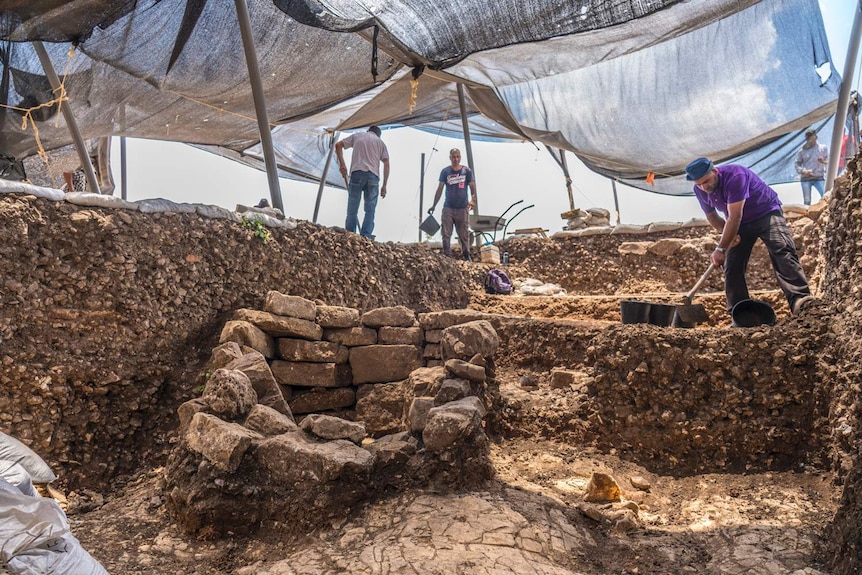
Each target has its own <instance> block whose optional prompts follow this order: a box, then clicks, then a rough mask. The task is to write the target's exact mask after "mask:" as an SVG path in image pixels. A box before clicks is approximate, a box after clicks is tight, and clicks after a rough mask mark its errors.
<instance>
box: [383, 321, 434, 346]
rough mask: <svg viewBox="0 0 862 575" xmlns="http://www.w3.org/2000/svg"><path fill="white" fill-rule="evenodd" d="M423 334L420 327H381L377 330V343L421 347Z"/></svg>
mask: <svg viewBox="0 0 862 575" xmlns="http://www.w3.org/2000/svg"><path fill="white" fill-rule="evenodd" d="M422 334H423V332H422V328H421V327H393V326H386V325H385V326H381V327H380V329H378V330H377V343H379V344H382V345H395V344H405V345H422V341H423V335H422Z"/></svg>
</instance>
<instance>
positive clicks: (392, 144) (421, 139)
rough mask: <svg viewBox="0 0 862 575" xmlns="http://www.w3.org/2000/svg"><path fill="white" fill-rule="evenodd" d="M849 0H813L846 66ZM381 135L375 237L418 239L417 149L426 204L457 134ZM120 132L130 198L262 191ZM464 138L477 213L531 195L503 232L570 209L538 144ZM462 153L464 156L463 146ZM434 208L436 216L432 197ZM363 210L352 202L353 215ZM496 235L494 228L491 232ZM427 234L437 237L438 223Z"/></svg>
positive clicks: (652, 210) (298, 214) (785, 191)
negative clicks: (381, 190) (382, 169)
mask: <svg viewBox="0 0 862 575" xmlns="http://www.w3.org/2000/svg"><path fill="white" fill-rule="evenodd" d="M857 1H858V0H820V8H821V11H822V13H823V19H824V23H825V26H826V33H827V36H828V38H829V45H830V50H831V52H832V58H833V60H834V61H835V67H836V68H837V69H838V71H839V72H843V69H844V61H845V56H846V51H847V43H848V41H849V37H850V28H851V25H852V23H853V16H854V8H855V6H856V5H857ZM857 70H858V67H857ZM857 73H858V72H857ZM858 84H859V78H854V79H853V86H854V87H855V86H858ZM114 140H115V143H114V149H113V150H112V165H113V170H114V179H115V182H116V184H117V186H118V188H119V185H120V171H119V170H120V168H119V166H120V153H119V138H115V139H114ZM383 140H384V141H385V142H386V145H387V147H388V148H389V153H390V157H391V159H390V162H391V166H392V172H391V175H390V181H389V186H388V191H389V194H388V195H387V197H386V198H385V199H382V200H380V202H378V205H377V217H376V228H375V234H376V236H377V240H378V241H396V242H415V241H417V239H419V232H418V225H419V222H420V213H419V196H420V166H421V157H422V154H423V153H424V154H425V164H426V166H427V169H426V173H425V178H424V206H425V207H426V208H427V207H428V206H430V202H431V200H432V199H433V194H434V191H435V190H436V188H437V178H438V175H439V173H440V170H441V169H442V168H444V167H445V166H446V165H448V163H449V160H448V151H449V149H450V148H452V147H458V148H461V149H462V151H463V150H464V145H463V141H462V140H454V139H450V138H442V137H437V136H434V135H432V134H427V133H424V132H420V131H418V130H413V129H410V128H403V129H397V130H387V131H385V132H384V133H383ZM126 142H127V144H126V145H127V169H128V172H127V177H128V199H129V200H140V199H144V198H158V197H161V198H168V199H171V200H173V201H177V202H192V203H196V202H199V203H206V204H214V205H219V206H223V207H226V208H229V209H233V208H235V207H236V205H237V204H245V205H254V204H256V203H257V202H258V200H260V199H261V198H264V197H265V198H269V188H268V185H267V178H266V174H265V173H264V172H260V171H258V170H254V169H252V168H248V167H245V166H242V165H240V164H238V163H236V162H233V161H231V160H226V159H223V158H220V157H217V156H215V155H213V154H210V153H208V152H203V151H200V150H197V149H195V148H192V147H190V146H186V145H183V144H176V143H171V142H155V141H148V140H134V139H127V140H126ZM821 143H823V142H821ZM826 143H828V142H826ZM472 147H473V163H474V164H475V165H474V166H473V167H474V169H475V171H476V182H477V189H478V195H479V208H480V213H482V214H488V215H500V214H502V213H503V212H504V211H505V210H506V209H507V208H508V207H509V206H510V205H511V204H513V203H515V202H517V201H519V200H523V202H522V203H521V204H518V205H517V206H515V207H513V208H512V209H511V210H510V211H509V212H508V214H507V218H509V217H512V216H514V215H515V214H516V213H517V212H518V210H519V209H521V208H524V207H527V206H529V205H533V206H534V207H532V208H529V209H526V210H524V211H523V212H522V213H521V214H520V215H518V216H517V217H516V218H515V219H513V220H512V221H511V226H510V227H509V229H508V231H509V232H510V233H511V232H512V231H514V230H515V229H517V228H527V227H542V228H544V229H547V230H550V232H551V233H552V232H556V231H559V230H561V229H562V227H563V226H564V225H565V223H566V222H565V221H564V220H562V219H561V218H560V214H561V213H562V212H565V211H566V210H568V209H569V200H568V195H567V193H566V187H565V181H564V178H563V174H562V171H561V170H560V168H559V167H558V166H557V164H556V163H555V162H554V160H553V159H552V158H551V157H550V155H549V154H548V152H547V151H546V150H545V149H544V147H543V146H542V147H541V148H537V147H536V146H534V145H533V144H531V143H487V142H473V145H472ZM462 156H463V161H464V162H465V163H466V161H467V157H466V153H463V154H462ZM348 157H349V156H348ZM568 161H569V170H570V172H571V175H572V180H573V190H574V199H575V206H576V207H579V208H585V209H586V208H591V207H602V208H606V209H608V210H609V211H610V212H611V214H613V213H614V199H613V193H612V188H611V182H610V180H608V179H607V178H605V177H603V176H600V175H598V174H595V173H593V172H591V171H590V170H588V169H587V168H585V167H584V166H583V165H582V164H581V163H580V162H579V161H578V160H577V159H576V158H575V157H574V156H572V155H571V154H568ZM776 190H777V191H778V193H779V195H780V196H781V199H782V201H783V202H784V203H785V204H787V203H794V204H798V203H801V196H802V192H801V191H800V188H799V184H785V185H781V186H776ZM281 192H282V197H283V201H284V206H285V211H286V213H287V215H288V216H291V217H294V218H298V219H305V220H311V219H312V216H313V214H314V203H315V199H316V196H317V185H316V184H309V183H300V182H295V181H293V180H285V179H282V180H281ZM617 193H618V198H619V204H620V220H621V221H622V222H623V223H629V224H645V223H650V222H656V221H685V220H688V219H691V218H694V217H701V216H702V213H701V212H700V209H699V207H698V205H697V201H696V200H695V199H694V198H693V197H683V198H678V197H668V196H662V195H659V194H651V193H648V192H644V191H642V190H635V189H633V188H629V187H627V186H623V185H620V184H617ZM117 194H119V189H118V191H117ZM815 196H816V194H815ZM346 207H347V198H346V192H344V191H343V190H339V189H336V188H329V187H327V188H325V189H324V192H323V201H322V205H321V209H320V215H319V217H318V223H320V224H323V225H326V226H343V225H344V215H345V210H346ZM436 214H437V216H438V217H439V215H440V207H439V206H438V208H437V212H436ZM361 217H362V210H361V208H360V221H361ZM612 223H614V219H613V216H612ZM501 235H502V234H499V235H498V239H500V237H499V236H501ZM434 239H439V233H438V235H437V236H436V237H435V238H434Z"/></svg>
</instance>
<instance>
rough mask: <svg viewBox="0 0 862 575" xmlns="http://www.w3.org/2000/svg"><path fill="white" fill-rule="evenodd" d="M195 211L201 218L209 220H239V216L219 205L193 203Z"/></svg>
mask: <svg viewBox="0 0 862 575" xmlns="http://www.w3.org/2000/svg"><path fill="white" fill-rule="evenodd" d="M194 206H195V211H196V212H197V214H198V215H199V216H201V217H202V218H209V219H211V220H229V221H231V222H236V223H239V222H240V217H239V216H238V215H237V214H236V213H235V212H232V211H230V210H229V209H227V208H223V207H221V206H208V205H206V204H194Z"/></svg>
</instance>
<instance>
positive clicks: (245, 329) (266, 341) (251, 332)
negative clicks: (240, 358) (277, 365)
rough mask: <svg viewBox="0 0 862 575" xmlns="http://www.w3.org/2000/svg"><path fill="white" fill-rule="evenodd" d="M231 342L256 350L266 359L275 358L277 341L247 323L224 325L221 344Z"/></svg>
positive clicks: (231, 322) (228, 323)
mask: <svg viewBox="0 0 862 575" xmlns="http://www.w3.org/2000/svg"><path fill="white" fill-rule="evenodd" d="M230 341H233V342H236V343H238V344H239V345H246V346H248V347H250V348H252V349H255V350H257V351H259V352H260V353H262V354H263V356H264V357H266V358H273V357H275V341H273V339H272V337H270V336H269V335H267V334H266V333H264V332H263V330H261V329H260V328H258V327H257V326H255V325H254V324H252V323H249V322H247V321H240V320H232V321H229V322H226V323H225V324H224V327H223V328H222V331H221V336H220V337H219V343H227V342H230Z"/></svg>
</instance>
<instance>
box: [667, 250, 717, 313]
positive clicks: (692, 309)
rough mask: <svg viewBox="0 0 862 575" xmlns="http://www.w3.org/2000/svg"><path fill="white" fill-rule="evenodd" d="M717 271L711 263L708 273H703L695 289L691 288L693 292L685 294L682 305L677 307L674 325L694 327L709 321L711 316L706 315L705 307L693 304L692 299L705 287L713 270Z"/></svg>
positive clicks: (707, 269)
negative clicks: (704, 283) (701, 287)
mask: <svg viewBox="0 0 862 575" xmlns="http://www.w3.org/2000/svg"><path fill="white" fill-rule="evenodd" d="M714 269H715V264H713V263H710V264H709V267H708V268H706V271H705V272H703V275H702V276H700V279H699V280H697V283H696V284H694V287H693V288H691V291H690V292H688V293H687V294H685V297H683V299H682V304H680V305H678V306H676V317H675V318H674V324H675V325H677V324H678V325H680V327H693V325H694V324H696V323H703V322H707V321H709V315H708V314H707V313H706V310H705V309H704V307H703V306H702V305H700V304H693V303H691V298H693V297H694V294H695V293H696V292H697V290H698V289H700V286H702V285H703V282H705V281H706V278H708V277H709V274H711V273H712V270H714Z"/></svg>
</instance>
